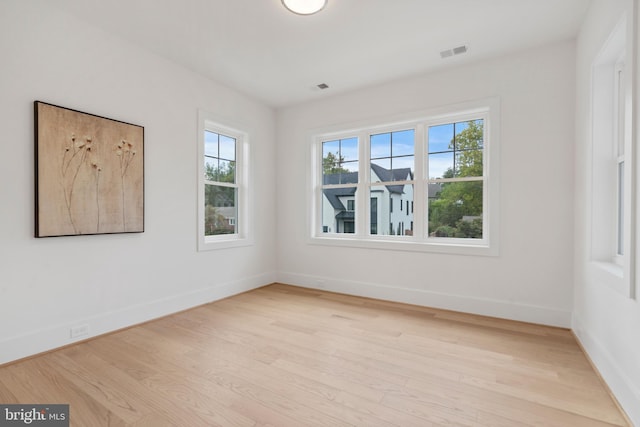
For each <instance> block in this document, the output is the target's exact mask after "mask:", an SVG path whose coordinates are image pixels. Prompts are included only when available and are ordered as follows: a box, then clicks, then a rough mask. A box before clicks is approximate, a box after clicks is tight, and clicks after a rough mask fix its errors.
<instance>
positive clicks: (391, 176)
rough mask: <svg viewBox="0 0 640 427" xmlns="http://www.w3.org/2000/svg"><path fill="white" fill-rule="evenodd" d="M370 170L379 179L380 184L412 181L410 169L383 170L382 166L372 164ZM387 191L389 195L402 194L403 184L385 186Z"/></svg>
mask: <svg viewBox="0 0 640 427" xmlns="http://www.w3.org/2000/svg"><path fill="white" fill-rule="evenodd" d="M371 169H372V170H373V172H374V173H375V174H376V175H377V176H378V178H380V181H382V182H389V181H406V180H410V179H413V173H412V172H411V169H410V168H400V169H385V168H383V167H382V166H379V165H376V164H373V163H372V164H371ZM387 190H389V192H390V193H394V194H403V193H404V184H400V185H387Z"/></svg>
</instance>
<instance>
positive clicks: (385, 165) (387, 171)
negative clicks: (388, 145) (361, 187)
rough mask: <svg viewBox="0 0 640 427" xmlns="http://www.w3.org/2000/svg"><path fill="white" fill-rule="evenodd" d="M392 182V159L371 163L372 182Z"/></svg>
mask: <svg viewBox="0 0 640 427" xmlns="http://www.w3.org/2000/svg"><path fill="white" fill-rule="evenodd" d="M386 181H391V159H390V158H386V159H377V160H372V161H371V182H386Z"/></svg>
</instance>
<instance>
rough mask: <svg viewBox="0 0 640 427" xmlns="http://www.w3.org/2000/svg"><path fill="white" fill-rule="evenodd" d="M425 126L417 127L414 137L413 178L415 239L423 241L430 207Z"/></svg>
mask: <svg viewBox="0 0 640 427" xmlns="http://www.w3.org/2000/svg"><path fill="white" fill-rule="evenodd" d="M425 134H426V132H425V126H424V125H423V124H419V125H417V126H416V127H415V135H414V138H415V139H414V144H413V146H414V150H415V151H414V154H415V157H414V159H415V160H414V168H415V169H414V176H413V182H414V184H413V185H414V187H413V203H414V209H413V238H414V239H416V240H420V241H423V240H424V235H425V232H426V231H425V225H426V223H427V213H428V212H427V210H428V206H427V205H426V204H425V194H426V191H427V185H428V184H427V180H426V178H427V177H428V175H427V173H428V169H427V164H426V163H427V162H426V138H425Z"/></svg>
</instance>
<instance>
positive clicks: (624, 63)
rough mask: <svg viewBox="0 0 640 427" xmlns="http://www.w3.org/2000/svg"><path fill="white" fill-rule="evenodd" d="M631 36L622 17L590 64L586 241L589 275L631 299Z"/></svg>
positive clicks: (632, 271) (632, 146) (632, 248)
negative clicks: (588, 219) (601, 276)
mask: <svg viewBox="0 0 640 427" xmlns="http://www.w3.org/2000/svg"><path fill="white" fill-rule="evenodd" d="M631 33H632V31H630V26H628V25H627V17H626V16H623V17H622V18H621V20H620V22H619V23H618V25H617V26H616V27H615V28H614V29H613V31H612V32H611V34H610V35H609V37H608V39H607V41H606V42H605V44H604V45H603V46H602V49H601V50H600V52H599V53H598V55H597V56H596V58H595V60H594V63H593V64H592V65H593V68H592V75H591V84H592V91H591V119H592V129H591V132H592V133H591V138H592V150H591V153H590V154H591V174H592V177H591V192H590V194H589V198H590V205H591V211H590V226H591V227H590V236H589V237H590V238H589V240H590V243H591V261H592V264H591V266H592V267H594V271H593V274H605V275H606V280H602V282H603V283H608V284H610V286H611V287H612V288H614V289H616V290H617V291H619V292H621V293H622V294H624V295H627V296H630V297H634V295H635V289H634V287H635V286H634V283H635V278H634V275H635V271H634V265H633V259H634V253H633V252H634V251H635V239H636V234H635V233H636V232H635V230H634V228H635V226H636V225H635V223H634V221H633V207H634V206H635V189H634V181H633V179H632V177H633V175H634V169H635V161H634V158H635V156H634V155H633V149H634V145H633V136H632V133H633V129H632V121H633V114H634V112H633V102H632V91H633V87H632V86H633V85H632V81H631V78H630V76H632V75H633V69H632V68H631V65H630V64H629V61H628V58H629V56H630V55H629V54H628V51H629V49H630V44H629V43H628V40H631V37H630V36H631ZM631 45H632V44H631Z"/></svg>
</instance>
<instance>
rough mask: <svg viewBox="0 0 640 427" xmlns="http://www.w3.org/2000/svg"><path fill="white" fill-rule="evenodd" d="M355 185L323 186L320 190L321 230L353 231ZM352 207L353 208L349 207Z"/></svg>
mask: <svg viewBox="0 0 640 427" xmlns="http://www.w3.org/2000/svg"><path fill="white" fill-rule="evenodd" d="M355 199H356V187H347V188H325V189H324V190H323V191H322V232H323V233H355V226H356V224H355V221H356V215H355ZM351 207H353V208H354V209H353V210H349V208H351Z"/></svg>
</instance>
